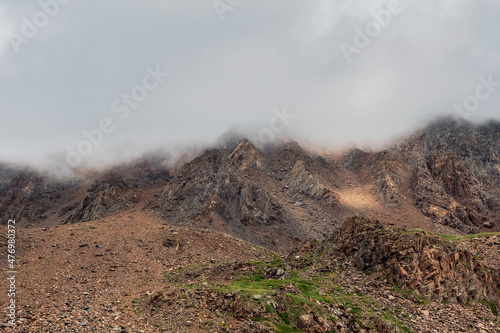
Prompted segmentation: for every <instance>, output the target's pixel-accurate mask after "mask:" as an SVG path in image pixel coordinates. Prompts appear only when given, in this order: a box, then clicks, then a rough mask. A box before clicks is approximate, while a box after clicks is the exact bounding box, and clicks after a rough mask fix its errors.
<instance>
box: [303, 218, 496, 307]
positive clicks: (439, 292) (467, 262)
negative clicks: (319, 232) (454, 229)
mask: <svg viewBox="0 0 500 333" xmlns="http://www.w3.org/2000/svg"><path fill="white" fill-rule="evenodd" d="M304 251H312V252H313V253H317V254H318V253H322V252H323V251H327V253H328V255H329V256H331V257H338V256H340V257H343V258H346V259H348V260H350V261H351V262H352V263H353V265H354V266H355V267H357V268H358V269H360V270H364V271H369V272H371V273H373V274H374V275H375V276H379V277H380V278H381V279H383V278H387V279H390V280H391V281H392V282H393V283H396V284H398V285H399V286H400V287H402V288H404V289H407V290H412V291H414V292H415V293H417V294H419V295H421V296H422V297H425V298H436V299H438V300H442V301H446V302H457V303H460V304H462V305H464V304H466V303H467V301H468V300H469V299H475V300H487V301H488V302H492V303H494V304H496V306H499V305H500V302H499V301H500V296H499V286H500V271H499V270H498V268H496V267H489V266H488V265H486V264H484V263H481V262H480V260H479V259H478V257H476V256H475V255H474V254H473V253H471V252H470V251H469V250H467V249H465V248H461V247H459V246H457V244H455V243H453V242H449V241H445V240H443V239H441V238H440V236H435V235H431V234H428V233H425V232H423V231H403V230H394V229H392V228H388V227H385V226H384V225H382V224H381V223H379V222H378V221H373V220H368V219H364V218H353V219H351V220H349V221H347V222H346V223H345V224H344V225H343V226H342V227H341V228H340V229H339V230H338V231H337V232H335V234H334V235H333V236H332V237H330V238H328V239H327V240H325V241H323V242H321V243H319V244H316V243H315V244H308V245H306V246H304V247H303V248H302V252H304ZM298 253H300V251H299V252H298Z"/></svg>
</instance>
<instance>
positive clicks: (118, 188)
mask: <svg viewBox="0 0 500 333" xmlns="http://www.w3.org/2000/svg"><path fill="white" fill-rule="evenodd" d="M87 192H88V193H87V195H86V196H85V198H84V199H83V200H82V201H81V202H80V203H79V204H78V206H76V209H74V208H73V207H69V208H68V210H72V209H74V210H73V212H72V213H71V214H70V215H69V216H68V217H67V218H66V220H65V221H64V222H65V223H76V222H85V221H91V220H95V219H99V218H103V217H107V216H110V215H112V214H115V213H117V212H119V211H122V210H125V209H127V208H130V207H133V206H134V204H136V203H138V202H139V200H140V198H139V197H138V196H137V195H136V194H135V191H134V189H133V187H131V186H130V185H128V184H127V183H126V182H124V181H123V180H122V179H121V178H117V177H115V178H112V179H108V180H106V181H102V182H95V183H94V184H93V185H92V186H91V187H90V188H89V189H88V191H87ZM63 210H64V208H63Z"/></svg>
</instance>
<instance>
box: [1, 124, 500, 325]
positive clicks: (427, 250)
mask: <svg viewBox="0 0 500 333" xmlns="http://www.w3.org/2000/svg"><path fill="white" fill-rule="evenodd" d="M499 148H500V123H498V122H490V123H486V124H482V125H474V124H471V123H468V122H465V121H461V120H454V119H441V120H438V121H435V122H433V123H431V124H429V125H428V126H427V127H425V128H423V129H421V130H419V131H417V132H416V133H414V134H413V135H411V136H409V137H406V138H403V139H401V140H398V141H397V142H395V143H394V144H392V145H391V146H389V147H387V148H386V149H384V150H382V151H377V152H372V151H362V150H360V149H352V150H350V151H347V152H345V153H342V154H340V153H339V154H318V153H314V152H313V151H312V150H309V149H306V148H304V147H302V146H301V145H300V144H298V143H297V142H295V141H293V140H290V139H287V140H285V139H283V140H282V141H280V142H276V143H274V144H268V145H262V146H261V145H259V146H255V145H254V144H253V143H252V142H251V141H250V140H248V139H245V138H243V137H241V136H239V135H238V134H236V133H229V134H227V135H225V136H223V137H222V138H221V139H220V140H219V142H218V143H217V144H216V145H215V146H213V147H210V148H207V149H205V150H200V149H195V150H190V151H186V152H184V153H183V154H179V158H178V159H177V160H174V159H172V157H171V156H168V155H166V154H163V153H157V154H149V155H146V156H144V157H143V158H141V159H138V160H135V161H131V162H129V163H124V164H121V165H117V166H115V167H112V168H108V169H105V170H78V171H77V173H76V175H77V176H74V177H70V178H65V177H62V176H57V175H54V174H50V173H44V172H39V171H36V170H34V169H30V168H27V167H20V166H15V165H12V164H0V218H1V223H0V260H3V261H4V262H7V259H8V258H7V255H8V252H7V250H8V249H12V246H13V245H12V241H10V240H9V237H11V236H9V233H12V231H10V232H9V230H8V229H7V226H6V224H7V221H8V220H10V219H15V220H16V221H17V223H16V227H17V229H16V238H15V249H16V260H15V268H16V269H17V271H18V273H16V274H17V275H16V282H17V288H18V290H19V296H18V298H17V299H16V302H17V303H16V304H17V319H18V321H17V324H18V326H17V328H13V327H10V326H9V325H7V324H1V323H0V327H2V329H4V330H5V331H6V332H35V331H37V332H38V331H49V332H74V331H77V332H101V331H102V332H104V331H113V332H182V331H192V332H214V331H216V332H410V331H412V332H431V331H436V332H462V331H463V332H466V331H469V330H476V331H478V332H497V331H498V328H499V327H500V322H499V320H498V307H499V306H500V298H499V290H500V265H499V263H500V257H499V256H500V234H499V233H498V231H500V209H499V208H500V186H499V185H500V149H499ZM480 232H481V233H480ZM9 246H10V248H9ZM0 269H1V270H2V272H5V273H6V274H7V269H6V268H5V266H3V267H1V268H0ZM8 287H9V286H8V285H7V283H5V284H1V285H0V307H2V308H3V309H6V307H7V303H8V302H10V300H9V299H8V297H7V295H8V293H7V290H8ZM24 295H32V297H30V298H27V297H24ZM3 311H4V314H5V315H7V313H6V312H5V311H6V310H3ZM0 322H1V321H0Z"/></svg>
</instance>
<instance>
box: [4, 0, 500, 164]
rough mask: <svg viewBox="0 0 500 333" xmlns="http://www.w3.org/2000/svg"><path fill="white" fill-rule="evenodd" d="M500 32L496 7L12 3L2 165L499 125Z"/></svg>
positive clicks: (355, 140) (367, 142)
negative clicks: (439, 125) (450, 125)
mask: <svg viewBox="0 0 500 333" xmlns="http://www.w3.org/2000/svg"><path fill="white" fill-rule="evenodd" d="M499 18H500V3H498V2H495V1H487V0H484V1H475V2H471V1H465V0H455V1H451V0H441V1H418V2H416V1H395V0H391V1H367V0H362V1H326V0H311V1H298V0H287V1H284V0H282V1H269V0H267V1H263V0H262V1H261V0H257V1H244V0H243V1H228V0H220V1H219V0H217V1H203V2H197V3H194V2H191V3H186V2H182V3H173V2H172V3H164V2H145V1H143V2H137V1H131V0H120V1H117V0H115V1H106V2H102V1H100V2H99V1H95V0H89V1H68V0H65V1H62V0H41V1H40V2H30V3H26V2H19V1H14V0H4V1H2V2H1V3H0V117H1V120H2V121H1V123H0V124H1V125H0V126H1V135H2V140H1V141H0V145H1V146H0V159H1V160H3V161H9V162H23V163H34V164H46V163H49V164H51V163H56V162H57V163H62V164H65V165H69V166H70V167H78V166H88V165H106V164H107V163H115V162H117V161H128V160H130V159H132V158H136V157H139V156H142V155H143V154H144V153H146V152H149V151H169V152H174V153H173V155H175V154H176V153H175V152H181V151H182V150H183V149H185V147H189V149H195V150H196V149H200V147H205V146H209V145H212V144H215V143H217V142H218V140H219V139H220V137H221V136H223V134H224V133H226V132H227V131H228V130H231V129H237V131H240V132H241V133H243V134H244V135H247V136H251V137H252V138H253V141H258V142H257V143H263V142H266V141H268V140H275V139H277V138H282V137H288V136H291V137H294V138H297V139H298V140H299V141H302V142H305V143H307V144H308V145H312V146H322V147H326V148H329V147H335V148H338V149H340V148H341V147H344V146H350V145H357V146H363V147H379V146H382V145H384V144H387V143H388V142H389V141H390V140H392V139H394V138H397V137H401V136H403V135H407V134H409V133H411V132H412V131H414V130H415V129H417V128H419V127H422V126H424V125H425V124H426V123H427V122H429V121H431V120H433V119H436V118H439V117H444V116H450V115H451V116H455V117H462V118H465V119H467V120H470V121H473V122H482V121H485V120H487V119H499V118H500V113H499V112H498V109H497V106H498V105H499V102H500V91H497V90H500V71H499V68H498V64H499V61H500V44H499V43H498V38H497V35H498V31H499V30H500V20H499ZM193 147H194V148H193ZM186 149H187V148H186ZM179 154H180V153H179Z"/></svg>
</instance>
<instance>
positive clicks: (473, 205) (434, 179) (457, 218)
mask: <svg viewBox="0 0 500 333" xmlns="http://www.w3.org/2000/svg"><path fill="white" fill-rule="evenodd" d="M392 151H393V152H394V153H395V154H396V155H397V156H399V157H400V158H401V159H402V160H403V161H404V162H405V163H407V164H409V165H410V166H412V167H413V170H414V175H413V180H412V187H413V192H414V199H415V204H416V205H417V207H418V208H419V209H420V210H421V211H422V213H423V214H424V215H426V216H428V217H430V218H432V219H433V220H435V221H436V222H438V223H441V224H444V225H448V226H450V227H453V228H456V229H459V230H461V231H463V232H466V233H476V232H478V230H479V228H480V227H482V226H483V224H485V223H486V224H487V225H488V226H493V225H495V224H496V223H497V222H498V220H499V216H498V209H499V207H500V191H499V189H500V167H499V165H500V153H499V152H500V124H499V123H494V122H492V123H489V124H485V125H482V126H474V125H472V124H470V123H467V122H464V121H458V120H441V121H437V122H435V123H433V124H431V125H429V126H427V127H426V128H425V129H423V130H421V131H419V132H417V133H416V134H415V135H413V136H412V137H410V138H409V139H406V140H403V141H401V142H400V143H399V144H397V145H395V146H394V147H393V149H392Z"/></svg>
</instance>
